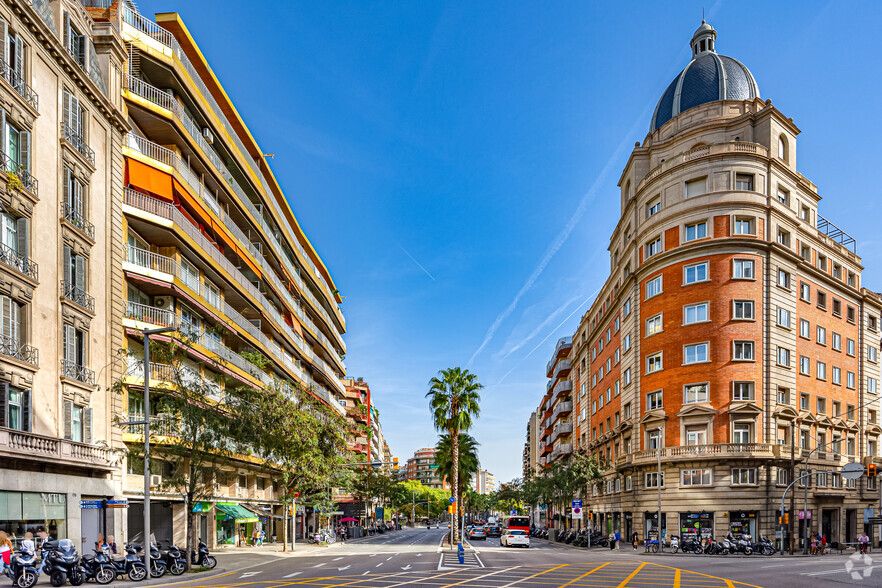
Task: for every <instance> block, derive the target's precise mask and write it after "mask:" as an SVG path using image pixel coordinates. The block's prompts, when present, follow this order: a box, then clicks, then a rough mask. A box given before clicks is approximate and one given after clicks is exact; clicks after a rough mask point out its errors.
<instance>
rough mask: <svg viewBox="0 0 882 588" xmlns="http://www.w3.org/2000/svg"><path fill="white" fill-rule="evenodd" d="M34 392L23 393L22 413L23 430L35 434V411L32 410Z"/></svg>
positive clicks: (24, 391)
mask: <svg viewBox="0 0 882 588" xmlns="http://www.w3.org/2000/svg"><path fill="white" fill-rule="evenodd" d="M33 395H34V394H33V392H32V391H31V390H22V391H21V412H22V419H21V424H22V430H24V431H28V432H33V430H34V419H33V414H34V411H33V409H32V408H31V400H32V397H33Z"/></svg>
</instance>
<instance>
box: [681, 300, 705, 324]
mask: <svg viewBox="0 0 882 588" xmlns="http://www.w3.org/2000/svg"><path fill="white" fill-rule="evenodd" d="M707 320H708V318H707V302H702V303H701V304H690V305H689V306H684V307H683V322H684V323H685V324H687V325H691V324H693V323H703V322H705V321H707Z"/></svg>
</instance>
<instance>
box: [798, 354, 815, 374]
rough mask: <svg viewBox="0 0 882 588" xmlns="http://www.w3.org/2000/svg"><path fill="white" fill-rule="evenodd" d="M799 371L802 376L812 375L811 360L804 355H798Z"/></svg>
mask: <svg viewBox="0 0 882 588" xmlns="http://www.w3.org/2000/svg"><path fill="white" fill-rule="evenodd" d="M799 373H800V374H802V375H804V376H810V375H812V362H811V360H810V359H809V358H808V357H806V356H805V355H800V356H799Z"/></svg>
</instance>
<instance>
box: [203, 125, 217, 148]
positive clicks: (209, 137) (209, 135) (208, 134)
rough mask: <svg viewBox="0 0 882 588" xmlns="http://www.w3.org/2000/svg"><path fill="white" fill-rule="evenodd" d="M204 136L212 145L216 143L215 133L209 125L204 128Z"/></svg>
mask: <svg viewBox="0 0 882 588" xmlns="http://www.w3.org/2000/svg"><path fill="white" fill-rule="evenodd" d="M202 137H203V138H204V139H205V140H206V141H208V142H209V143H211V144H212V145H213V144H214V133H212V132H211V129H209V128H208V127H203V128H202Z"/></svg>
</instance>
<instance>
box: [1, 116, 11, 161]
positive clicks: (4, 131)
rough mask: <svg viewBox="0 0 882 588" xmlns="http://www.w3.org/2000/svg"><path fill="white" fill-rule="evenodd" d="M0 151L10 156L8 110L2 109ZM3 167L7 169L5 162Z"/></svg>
mask: <svg viewBox="0 0 882 588" xmlns="http://www.w3.org/2000/svg"><path fill="white" fill-rule="evenodd" d="M0 151H2V152H3V153H5V154H7V155H8V154H9V153H8V152H9V129H8V128H6V109H4V108H0ZM2 167H7V165H6V163H5V162H3V166H2Z"/></svg>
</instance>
